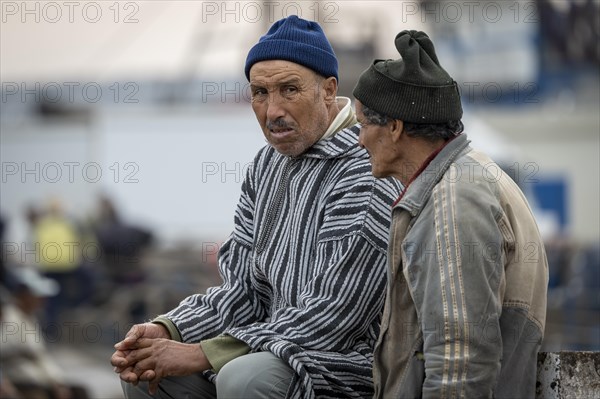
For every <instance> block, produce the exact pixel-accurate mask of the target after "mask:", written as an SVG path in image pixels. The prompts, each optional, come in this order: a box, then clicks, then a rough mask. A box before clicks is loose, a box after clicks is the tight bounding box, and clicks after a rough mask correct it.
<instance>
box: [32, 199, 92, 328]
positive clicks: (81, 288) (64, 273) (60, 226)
mask: <svg viewBox="0 0 600 399" xmlns="http://www.w3.org/2000/svg"><path fill="white" fill-rule="evenodd" d="M29 216H30V222H31V223H33V224H32V233H33V240H34V244H35V249H36V263H37V266H38V269H39V270H40V271H41V272H42V273H43V274H44V275H45V276H46V277H49V278H51V279H52V280H55V281H56V282H57V283H58V285H59V286H60V293H59V294H58V295H56V296H53V297H51V298H49V300H48V301H47V303H46V312H45V318H44V325H45V326H46V327H48V326H51V325H52V324H56V323H58V322H59V315H60V314H61V313H62V311H64V310H65V309H68V308H72V307H75V306H78V305H80V304H82V303H83V302H84V301H85V300H86V299H87V297H88V295H89V293H90V291H91V289H90V284H91V281H90V277H89V275H88V274H87V272H86V270H85V269H84V268H83V267H82V265H83V257H82V252H81V251H82V244H81V234H80V232H79V230H78V228H77V226H76V224H75V223H73V222H72V221H71V220H69V218H67V216H66V215H65V214H64V211H63V207H62V204H61V203H60V202H59V201H58V200H56V199H54V200H52V201H51V202H50V204H49V206H48V210H47V212H46V213H45V214H41V215H40V214H39V213H38V214H36V213H35V211H33V212H32V211H31V210H30V215H29Z"/></svg>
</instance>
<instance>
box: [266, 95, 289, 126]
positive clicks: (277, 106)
mask: <svg viewBox="0 0 600 399" xmlns="http://www.w3.org/2000/svg"><path fill="white" fill-rule="evenodd" d="M267 101H268V102H267V120H270V121H275V120H277V119H279V118H281V117H284V116H285V109H284V107H283V102H282V99H281V97H280V96H279V95H278V94H275V93H274V94H271V95H270V96H269V99H268V100H267Z"/></svg>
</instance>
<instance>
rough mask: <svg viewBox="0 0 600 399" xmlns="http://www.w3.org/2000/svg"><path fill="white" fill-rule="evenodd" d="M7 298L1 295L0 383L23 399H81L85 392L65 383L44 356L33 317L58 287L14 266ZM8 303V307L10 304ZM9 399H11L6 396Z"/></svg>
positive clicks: (43, 343) (39, 335)
mask: <svg viewBox="0 0 600 399" xmlns="http://www.w3.org/2000/svg"><path fill="white" fill-rule="evenodd" d="M8 272H9V273H10V274H11V276H12V278H11V281H12V285H13V286H12V287H10V288H11V294H12V295H11V298H10V299H9V298H7V295H6V292H4V293H2V296H3V300H2V313H1V315H2V319H1V321H2V324H3V327H2V337H1V338H2V339H1V340H0V341H1V342H0V349H1V350H0V364H1V369H2V378H3V380H4V379H6V381H8V382H9V384H10V385H9V386H12V388H14V389H13V392H12V393H11V394H12V395H14V393H15V392H14V391H15V390H16V391H17V392H18V393H19V395H20V396H16V397H22V398H27V399H85V398H87V397H88V395H87V392H86V390H85V389H84V388H82V387H80V386H75V385H70V384H68V383H67V382H66V380H65V376H64V372H63V370H62V369H61V368H60V367H59V366H58V364H56V363H55V361H54V359H53V358H52V355H51V354H50V353H49V352H48V350H47V348H46V343H45V336H44V335H43V333H42V330H41V328H40V323H39V321H38V318H37V314H38V312H39V311H40V309H41V308H42V307H43V305H44V301H45V299H46V298H49V297H52V296H54V295H56V294H58V291H59V290H60V287H59V285H58V284H57V283H56V282H55V281H54V280H51V279H49V278H46V277H43V276H41V275H40V274H39V273H38V272H37V271H36V270H35V269H34V268H31V267H25V266H16V267H14V268H11V269H10V270H9V271H8ZM11 301H12V303H11ZM8 397H12V396H8Z"/></svg>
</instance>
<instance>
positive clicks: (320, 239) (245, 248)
mask: <svg viewBox="0 0 600 399" xmlns="http://www.w3.org/2000/svg"><path fill="white" fill-rule="evenodd" d="M359 130H360V129H359V127H358V126H357V125H355V126H352V127H350V128H347V129H343V130H341V131H339V132H338V133H337V134H335V135H334V136H332V137H330V138H328V139H324V140H321V141H319V142H317V143H316V144H315V145H313V146H312V147H311V148H310V149H309V150H308V151H307V152H305V153H304V154H302V155H300V156H298V157H294V158H291V157H287V156H283V155H281V154H279V153H278V152H276V151H275V150H274V149H273V148H272V147H270V146H266V147H264V148H263V149H262V150H261V151H260V152H259V153H258V155H257V156H256V158H255V159H254V162H253V165H252V167H251V168H249V169H248V173H247V176H246V178H245V180H244V183H243V186H242V194H241V198H240V200H239V204H238V207H237V211H236V213H235V227H234V231H233V234H232V235H231V237H230V238H229V240H228V241H227V242H226V243H225V244H224V245H223V247H222V248H221V250H220V253H219V270H220V272H221V275H222V278H223V284H222V285H221V286H220V287H214V288H211V289H209V290H208V291H207V293H206V295H200V294H199V295H193V296H190V297H188V298H186V299H185V300H183V301H182V302H181V304H180V305H179V306H178V307H177V308H176V309H174V310H172V311H171V312H169V313H168V314H167V315H165V316H166V318H168V319H169V320H170V321H171V322H172V323H173V324H174V325H175V326H176V328H177V330H178V331H179V333H180V334H181V337H182V340H183V341H184V342H188V343H189V342H200V341H201V340H205V339H207V338H211V337H215V336H217V335H221V334H226V335H230V336H232V337H235V338H237V339H238V340H240V341H243V342H245V343H246V344H247V345H248V346H249V347H250V349H251V350H252V351H270V352H272V353H273V354H275V355H276V356H278V357H280V358H281V359H283V360H284V361H285V362H287V363H288V364H289V365H290V367H291V368H292V369H293V370H294V371H295V373H296V378H295V381H294V383H293V384H292V386H291V388H290V392H288V397H295V398H300V397H303V398H314V397H323V398H325V397H355V398H358V397H371V396H372V394H373V381H372V361H373V346H374V344H375V341H376V339H377V335H378V333H379V325H380V320H381V311H382V307H383V302H384V295H385V284H386V272H385V268H386V251H387V242H388V232H389V222H390V216H389V209H390V207H391V205H392V203H393V200H394V199H395V198H396V197H397V196H398V194H399V192H400V185H399V183H398V182H395V181H393V180H377V179H375V178H374V177H373V176H372V174H371V166H370V163H369V159H368V154H367V153H366V151H365V150H363V149H361V148H360V147H359V146H358V134H359Z"/></svg>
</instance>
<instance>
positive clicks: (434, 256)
mask: <svg viewBox="0 0 600 399" xmlns="http://www.w3.org/2000/svg"><path fill="white" fill-rule="evenodd" d="M477 186H478V185H477V184H468V183H467V184H465V183H464V182H462V183H460V182H459V183H456V182H452V181H450V179H442V181H441V182H440V183H439V184H438V185H437V186H436V187H435V188H434V190H433V192H432V195H431V198H430V201H431V203H430V204H429V206H428V207H426V208H425V209H424V210H423V213H422V214H421V215H420V216H419V219H421V221H420V222H416V223H415V226H413V227H412V229H413V231H416V233H415V234H414V235H410V234H409V236H410V237H411V238H409V237H407V240H405V242H404V243H403V247H404V248H403V253H404V256H405V257H406V259H405V260H404V264H405V265H407V266H406V267H405V269H404V275H405V277H406V280H407V282H408V283H409V287H410V289H411V295H412V297H413V300H414V302H415V305H416V309H417V315H418V318H419V322H420V327H421V331H422V333H423V355H424V361H425V380H424V383H423V397H424V398H446V397H455V396H459V397H492V392H493V390H494V388H495V385H496V380H497V377H498V374H499V372H500V361H501V355H502V339H501V335H500V315H501V306H502V296H503V294H502V291H503V289H504V260H505V254H504V251H503V238H502V237H503V236H502V232H501V231H500V228H499V226H498V223H497V220H498V218H499V212H501V211H500V210H499V207H497V206H495V203H496V201H495V198H494V195H493V193H492V192H491V191H492V190H486V189H485V188H484V189H481V186H479V188H477ZM430 222H432V223H430ZM417 223H420V225H419V226H417Z"/></svg>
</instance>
